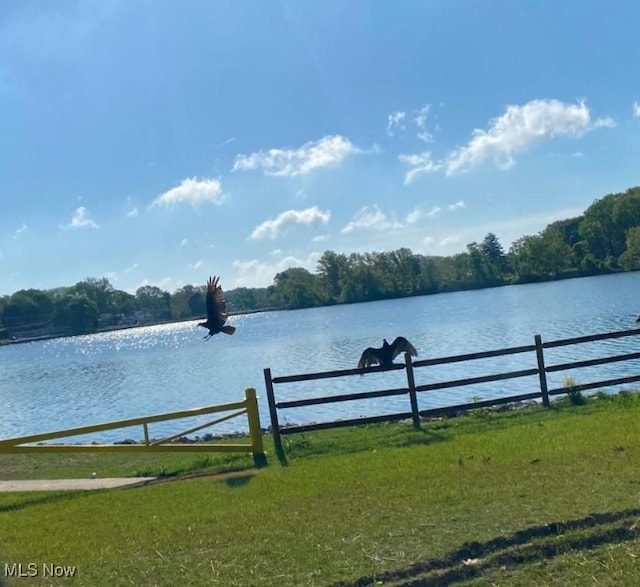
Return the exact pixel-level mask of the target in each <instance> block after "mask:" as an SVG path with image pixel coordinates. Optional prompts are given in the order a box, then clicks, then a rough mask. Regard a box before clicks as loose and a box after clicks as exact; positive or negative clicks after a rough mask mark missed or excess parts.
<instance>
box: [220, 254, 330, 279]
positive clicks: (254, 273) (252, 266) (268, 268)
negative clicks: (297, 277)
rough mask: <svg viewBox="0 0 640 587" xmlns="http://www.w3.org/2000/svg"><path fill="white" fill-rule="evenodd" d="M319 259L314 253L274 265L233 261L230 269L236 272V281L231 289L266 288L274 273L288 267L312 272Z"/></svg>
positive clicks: (290, 257)
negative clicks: (301, 268)
mask: <svg viewBox="0 0 640 587" xmlns="http://www.w3.org/2000/svg"><path fill="white" fill-rule="evenodd" d="M320 257H321V254H320V253H318V252H315V251H314V252H312V253H309V255H308V256H307V257H306V258H299V257H296V256H294V255H289V256H287V257H283V258H282V259H279V260H277V261H275V262H274V263H265V262H262V261H259V260H258V259H251V260H250V261H239V260H236V261H233V263H232V267H233V268H234V269H235V270H236V279H235V281H234V282H233V287H266V286H267V285H271V284H272V283H273V278H274V277H275V276H276V273H280V272H281V271H284V270H285V269H288V268H290V267H303V268H305V269H307V270H308V271H311V272H313V271H315V269H316V266H317V263H318V260H319V259H320Z"/></svg>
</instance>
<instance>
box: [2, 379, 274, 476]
mask: <svg viewBox="0 0 640 587" xmlns="http://www.w3.org/2000/svg"><path fill="white" fill-rule="evenodd" d="M232 410H234V411H233V412H232V413H231V414H226V415H224V416H222V417H219V418H216V419H214V420H212V421H210V422H207V423H205V424H198V425H197V426H193V427H191V428H189V429H188V430H183V431H181V432H179V433H177V434H172V435H170V436H166V437H164V438H161V439H154V440H151V439H150V437H149V424H152V423H155V422H167V421H170V420H177V419H184V418H193V417H195V416H203V415H207V414H218V413H221V412H230V411H232ZM245 414H246V416H247V420H248V424H249V440H250V442H249V443H219V444H209V443H184V444H183V443H175V442H173V441H174V440H176V439H178V438H182V437H183V436H186V435H187V434H192V433H193V432H197V431H199V430H204V429H205V428H210V427H211V426H214V425H216V424H220V423H221V422H225V421H226V420H230V419H232V418H237V417H239V416H243V415H245ZM132 426H142V433H143V436H144V440H143V441H142V442H141V443H140V444H44V442H45V441H48V440H58V439H61V438H64V439H68V438H69V437H71V436H79V435H85V434H91V433H92V432H104V431H106V430H118V429H121V428H130V427H132ZM34 443H37V444H34ZM51 452H56V453H60V452H244V453H251V454H252V455H253V459H254V462H255V464H256V466H264V465H266V463H267V461H266V457H265V454H264V448H263V442H262V430H261V428H260V414H259V412H258V402H257V397H256V390H255V389H253V388H247V389H246V390H245V399H244V400H243V401H239V402H233V403H227V404H221V405H217V406H208V407H205V408H195V409H191V410H182V411H179V412H170V413H166V414H155V415H153V416H143V417H140V418H129V419H127V420H118V421H115V422H106V423H103V424H94V425H91V426H81V427H78V428H68V429H66V430H57V431H55V432H45V433H42V434H31V435H29V436H20V437H16V438H4V439H0V454H2V453H5V454H19V453H51Z"/></svg>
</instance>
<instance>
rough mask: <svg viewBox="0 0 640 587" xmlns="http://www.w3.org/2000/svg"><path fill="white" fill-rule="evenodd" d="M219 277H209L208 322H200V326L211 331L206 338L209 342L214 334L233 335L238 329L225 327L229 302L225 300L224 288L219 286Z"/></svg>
mask: <svg viewBox="0 0 640 587" xmlns="http://www.w3.org/2000/svg"><path fill="white" fill-rule="evenodd" d="M219 281H220V278H219V277H215V276H214V277H209V280H208V281H207V320H206V322H200V323H199V324H198V326H202V327H204V328H207V329H208V330H209V334H208V335H207V336H205V337H204V338H205V340H209V339H210V338H211V337H212V336H213V335H214V334H218V332H224V333H225V334H233V333H234V332H235V331H236V329H235V327H234V326H225V322H226V321H227V316H228V314H227V302H226V301H225V299H224V294H223V293H222V288H221V287H220V286H219V285H218V282H219Z"/></svg>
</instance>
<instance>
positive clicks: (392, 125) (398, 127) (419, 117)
mask: <svg viewBox="0 0 640 587" xmlns="http://www.w3.org/2000/svg"><path fill="white" fill-rule="evenodd" d="M430 110H431V105H430V104H427V105H426V106H423V107H422V108H420V109H418V110H414V111H412V112H411V114H413V115H414V117H413V118H412V121H413V123H414V124H415V125H416V130H417V133H416V136H417V137H418V138H419V139H420V140H421V141H424V142H425V143H430V142H432V141H433V135H432V134H431V133H430V132H429V131H428V130H427V128H426V122H427V117H428V116H429V111H430ZM406 120H407V113H406V112H402V111H396V112H392V113H391V114H389V116H388V117H387V134H388V135H389V136H390V137H393V136H395V135H396V132H404V131H406V130H407V127H406V124H405V123H406Z"/></svg>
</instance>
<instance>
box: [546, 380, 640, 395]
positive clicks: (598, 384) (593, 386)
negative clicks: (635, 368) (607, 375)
mask: <svg viewBox="0 0 640 587" xmlns="http://www.w3.org/2000/svg"><path fill="white" fill-rule="evenodd" d="M635 381H640V375H630V376H628V377H617V378H615V379H603V380H602V381H593V382H591V383H581V384H580V385H572V386H571V389H572V390H575V391H587V390H589V389H597V388H599V387H611V386H612V385H624V384H625V383H634V382H635ZM563 393H569V390H568V389H567V388H566V387H556V388H555V389H551V390H550V391H549V395H561V394H563Z"/></svg>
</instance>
